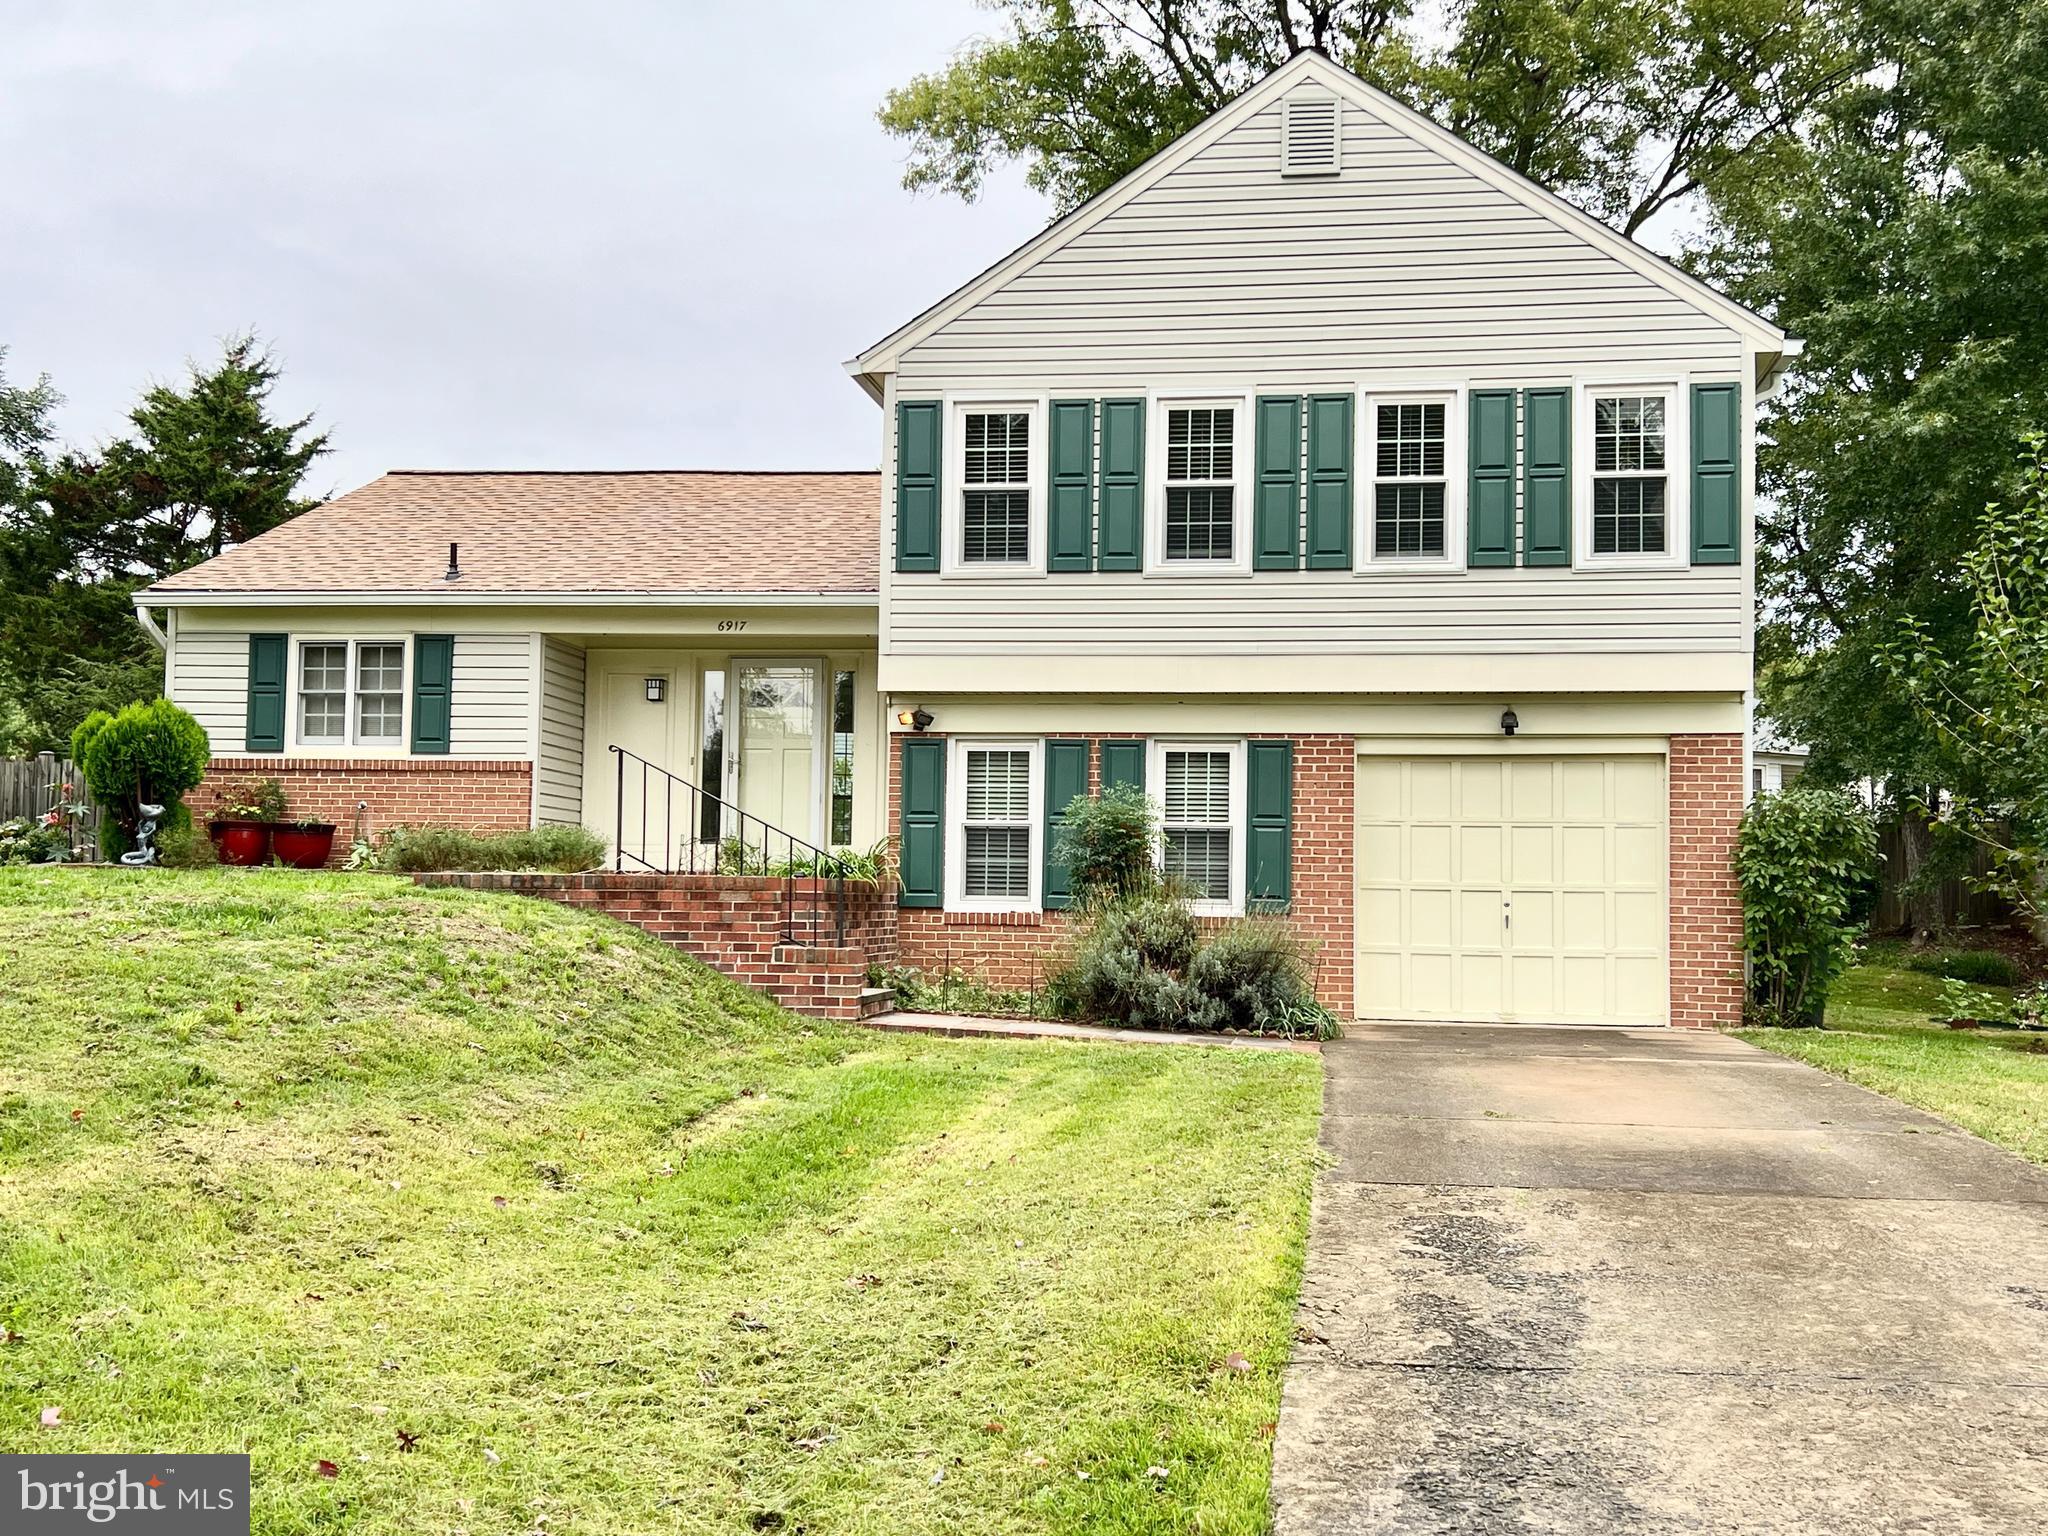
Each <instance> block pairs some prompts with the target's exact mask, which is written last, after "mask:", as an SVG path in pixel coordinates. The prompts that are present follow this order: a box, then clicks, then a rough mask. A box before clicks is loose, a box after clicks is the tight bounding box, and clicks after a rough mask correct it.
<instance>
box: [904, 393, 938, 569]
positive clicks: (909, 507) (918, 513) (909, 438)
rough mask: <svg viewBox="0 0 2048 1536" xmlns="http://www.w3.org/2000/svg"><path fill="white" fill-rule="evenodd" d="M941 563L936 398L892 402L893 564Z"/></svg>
mask: <svg viewBox="0 0 2048 1536" xmlns="http://www.w3.org/2000/svg"><path fill="white" fill-rule="evenodd" d="M938 568H939V402H938V401H936V400H905V401H903V402H902V403H901V404H899V405H898V406H897V407H896V569H897V570H899V571H936V570H937V569H938Z"/></svg>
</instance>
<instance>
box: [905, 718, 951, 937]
mask: <svg viewBox="0 0 2048 1536" xmlns="http://www.w3.org/2000/svg"><path fill="white" fill-rule="evenodd" d="M900 793H901V795H902V800H903V803H902V815H903V827H902V838H901V847H900V848H899V849H898V851H897V864H898V870H897V875H898V878H899V880H900V881H901V882H902V887H903V888H902V890H901V892H899V893H898V895H897V898H896V904H897V905H898V906H901V907H937V906H943V905H944V904H945V899H946V896H945V892H946V876H945V870H946V856H945V855H946V744H945V742H943V741H934V740H931V739H929V738H919V737H916V736H906V737H904V739H903V775H902V782H901V785H900Z"/></svg>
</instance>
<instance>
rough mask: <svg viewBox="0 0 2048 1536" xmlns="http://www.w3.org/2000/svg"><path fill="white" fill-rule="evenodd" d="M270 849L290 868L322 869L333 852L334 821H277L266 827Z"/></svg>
mask: <svg viewBox="0 0 2048 1536" xmlns="http://www.w3.org/2000/svg"><path fill="white" fill-rule="evenodd" d="M270 851H271V852H272V853H273V854H275V855H276V856H277V857H278V858H280V859H282V860H283V861H284V862H285V863H287V864H289V865H291V867H292V868H293V869H324V868H325V867H326V865H327V859H328V856H329V855H330V854H332V853H333V852H334V823H333V822H331V821H281V822H279V823H278V824H277V825H276V826H274V827H272V828H271V829H270Z"/></svg>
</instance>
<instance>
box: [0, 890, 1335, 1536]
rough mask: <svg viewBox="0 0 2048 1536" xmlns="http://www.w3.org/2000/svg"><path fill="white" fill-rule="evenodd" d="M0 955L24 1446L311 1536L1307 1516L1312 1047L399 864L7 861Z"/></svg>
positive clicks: (3, 1412)
mask: <svg viewBox="0 0 2048 1536" xmlns="http://www.w3.org/2000/svg"><path fill="white" fill-rule="evenodd" d="M0 977H4V985H0V1330H4V1333H0V1339H4V1342H0V1450H10V1451H18V1450H49V1451H60V1450H70V1451H101V1450H175V1451H194V1452H196V1451H206V1450H240V1449H246V1450H248V1451H249V1452H250V1453H251V1454H252V1455H253V1457H254V1466H255V1528H256V1530H257V1531H260V1532H269V1533H282V1532H301V1531H323V1532H327V1531H359V1532H379V1533H381V1532H387V1531H401V1530H402V1531H418V1532H463V1533H466V1536H484V1533H500V1532H504V1533H513V1532H517V1533H525V1532H533V1531H541V1530H544V1531H546V1532H548V1533H554V1536H560V1533H564V1532H589V1533H593V1536H625V1533H632V1532H650V1531H690V1532H696V1531H728V1530H730V1531H759V1530H781V1531H784V1532H790V1533H794V1532H797V1531H804V1530H808V1531H810V1532H813V1533H824V1532H832V1533H844V1532H874V1533H884V1532H887V1533H902V1532H922V1531H932V1532H940V1531H943V1532H961V1533H992V1532H1012V1531H1089V1532H1097V1531H1102V1532H1123V1531H1158V1532H1188V1531H1199V1532H1226V1531H1228V1532H1237V1531H1258V1530H1263V1529H1265V1527H1266V1525H1267V1508H1266V1504H1267V1484H1268V1474H1269V1467H1270V1458H1271V1440H1270V1436H1271V1426H1272V1421H1273V1419H1274V1418H1275V1415H1276V1410H1277V1405H1278V1397H1279V1383H1280V1370H1281V1366H1282V1364H1283V1362H1284V1360H1285V1357H1286V1353H1287V1347H1288V1340H1289V1336H1290V1331H1291V1326H1292V1315H1293V1302H1294V1296H1295V1291H1296V1286H1297V1281H1298V1278H1299V1272H1300V1264H1301V1251H1302V1243H1303V1238H1304V1231H1305V1227H1306V1217H1307V1207H1308V1192H1309V1182H1310V1176H1311V1171H1312V1166H1313V1160H1314V1135H1315V1117H1316V1112H1317V1104H1318V1098H1319V1092H1320V1088H1319V1084H1320V1070H1319V1064H1318V1062H1317V1061H1316V1060H1315V1059H1314V1058H1312V1057H1308V1056H1304V1055H1299V1054H1294V1053H1281V1052H1252V1051H1232V1050H1191V1049H1173V1048H1166V1047H1157V1048H1141V1047H1110V1046H1102V1047H1088V1046H1076V1045H1071V1044H1055V1043H1041V1044H996V1043H979V1042H970V1041H947V1040H906V1039H899V1038H895V1037H885V1036H879V1035H875V1034H873V1033H869V1032H863V1031H860V1030H857V1029H853V1028H848V1027H840V1026H833V1025H823V1024H816V1023H812V1022H809V1021H805V1020H802V1019H798V1018H795V1017H793V1016H791V1015H789V1014H786V1013H784V1012H782V1011H781V1010H779V1009H777V1008H775V1007H774V1006H772V1005H770V1004H768V1003H766V1002H764V1001H762V1000H761V999H759V998H758V997H756V996H755V995H754V994H751V993H748V992H745V991H743V990H741V989H739V988H737V987H735V986H733V985H731V984H729V983H726V982H724V981H722V980H720V979H719V978H717V977H715V976H713V975H711V974H710V973H709V972H707V971H705V970H703V969H701V968H700V967H697V966H695V965H693V964H691V963H690V962H688V961H686V960H684V959H682V958H681V957H679V956H677V955H676V954H674V953H673V952H672V951H670V950H668V949H666V948H665V947H663V946H662V945H660V944H657V943H655V942H654V941H652V940H649V939H646V938H644V937H643V936H641V935H640V934H638V933H636V932H633V931H632V930H629V929H626V928H624V927H621V926H618V925H615V924H612V923H609V922H608V921H606V920H604V919H602V918H596V917H591V916H588V915H585V914H580V913H572V912H569V911H565V910H562V909H558V908H555V907H552V906H548V905H546V904H544V903H541V902H537V901H530V900H525V899H522V898H518V897H512V896H489V895H478V894H474V893H465V892H453V891H437V892H427V891H420V890H416V889H414V888H413V887H412V886H410V885H407V884H403V883H400V882H397V881H392V880H386V879H382V878H379V877H369V876H353V877H342V876H306V875H295V874H290V873H286V872H274V873H273V872H248V873H233V872H218V873H207V874H169V873H163V872H155V871H151V872H105V871H102V872H88V871H62V870H36V871H0ZM46 1407H57V1408H60V1409H61V1410H62V1413H61V1422H60V1424H59V1425H58V1426H57V1427H55V1428H43V1427H40V1425H39V1419H40V1416H41V1414H42V1411H43V1410H44V1409H45V1408H46ZM412 1437H416V1439H413V1438H412ZM408 1442H410V1444H411V1449H409V1450H408V1449H406V1448H405V1447H406V1445H407V1443H408Z"/></svg>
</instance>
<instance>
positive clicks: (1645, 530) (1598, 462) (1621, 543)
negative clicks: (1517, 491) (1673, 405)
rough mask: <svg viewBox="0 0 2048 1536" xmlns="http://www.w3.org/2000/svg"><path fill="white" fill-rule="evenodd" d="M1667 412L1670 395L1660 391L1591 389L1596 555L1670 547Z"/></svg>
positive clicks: (1654, 552)
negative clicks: (1666, 447)
mask: <svg viewBox="0 0 2048 1536" xmlns="http://www.w3.org/2000/svg"><path fill="white" fill-rule="evenodd" d="M1669 411H1670V401H1669V398H1668V397H1667V396H1666V395H1664V394H1661V393H1648V392H1640V393H1639V392H1634V391H1630V392H1624V393H1614V394H1610V393H1608V392H1606V391H1604V390H1601V391H1596V392H1595V393H1594V395H1593V544H1592V553H1593V555H1594V556H1595V558H1598V557H1599V556H1602V555H1617V556H1629V555H1662V554H1665V553H1666V552H1668V551H1669V549H1670V548H1671V542H1670V540H1671V526H1670V525H1671V506H1670V500H1671V498H1670V478H1669V473H1668V470H1667V467H1666V460H1667V455H1666V452H1665V433H1666V428H1667V418H1668V415H1669Z"/></svg>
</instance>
